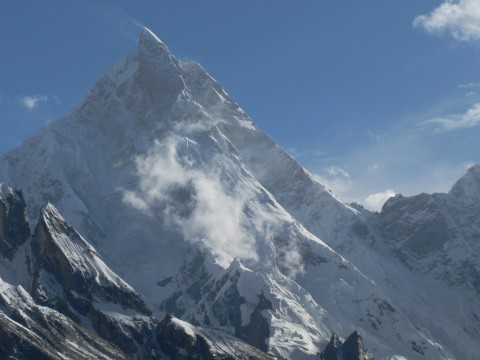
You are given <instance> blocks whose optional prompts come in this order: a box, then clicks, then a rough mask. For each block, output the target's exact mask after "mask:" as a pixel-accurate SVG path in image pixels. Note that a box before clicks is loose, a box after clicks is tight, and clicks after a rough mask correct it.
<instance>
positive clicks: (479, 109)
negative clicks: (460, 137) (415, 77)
mask: <svg viewBox="0 0 480 360" xmlns="http://www.w3.org/2000/svg"><path fill="white" fill-rule="evenodd" d="M422 124H425V125H434V126H435V131H436V132H445V131H453V130H458V129H464V128H470V127H474V126H479V125H480V102H479V103H476V104H474V105H473V106H472V107H471V108H470V109H468V110H467V111H466V112H465V113H463V114H453V115H447V116H444V117H437V118H433V119H429V120H426V121H424V122H423V123H422Z"/></svg>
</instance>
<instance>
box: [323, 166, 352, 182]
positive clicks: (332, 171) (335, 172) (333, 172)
mask: <svg viewBox="0 0 480 360" xmlns="http://www.w3.org/2000/svg"><path fill="white" fill-rule="evenodd" d="M325 171H326V172H327V173H328V175H330V176H340V177H343V178H346V179H350V178H351V176H350V174H349V173H348V172H347V171H346V170H344V169H342V168H339V167H336V166H330V167H328V168H326V169H325Z"/></svg>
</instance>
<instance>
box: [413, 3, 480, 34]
mask: <svg viewBox="0 0 480 360" xmlns="http://www.w3.org/2000/svg"><path fill="white" fill-rule="evenodd" d="M413 25H414V26H415V27H422V28H424V29H425V30H427V31H428V32H429V33H433V34H441V33H445V32H448V33H450V34H451V35H452V36H453V37H454V38H455V39H456V40H460V41H476V40H480V0H445V1H444V2H443V3H442V4H441V5H440V6H439V7H437V8H435V9H434V10H433V11H432V12H431V13H430V14H428V15H420V16H417V17H416V18H415V20H414V22H413Z"/></svg>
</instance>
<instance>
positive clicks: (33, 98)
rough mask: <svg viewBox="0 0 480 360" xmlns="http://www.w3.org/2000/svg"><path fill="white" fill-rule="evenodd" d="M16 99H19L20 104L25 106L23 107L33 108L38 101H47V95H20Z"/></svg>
mask: <svg viewBox="0 0 480 360" xmlns="http://www.w3.org/2000/svg"><path fill="white" fill-rule="evenodd" d="M56 98H57V97H56ZM57 99H58V98H57ZM18 100H19V101H20V104H22V105H23V106H25V108H27V109H28V110H33V109H35V108H36V107H37V106H38V105H39V104H40V103H43V102H47V101H48V96H47V95H29V96H24V97H20V98H19V99H18Z"/></svg>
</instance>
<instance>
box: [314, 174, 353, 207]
mask: <svg viewBox="0 0 480 360" xmlns="http://www.w3.org/2000/svg"><path fill="white" fill-rule="evenodd" d="M313 177H314V178H315V180H317V181H318V182H319V183H320V184H322V185H324V186H325V187H326V188H327V189H329V190H331V191H332V192H333V193H334V194H335V195H338V196H339V197H341V198H343V199H346V200H349V198H348V194H349V193H350V192H351V190H352V188H353V187H354V182H353V180H352V178H351V176H350V174H349V173H348V171H346V170H344V169H342V168H340V167H338V166H330V167H325V168H323V169H321V172H320V171H319V172H318V173H314V174H313Z"/></svg>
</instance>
